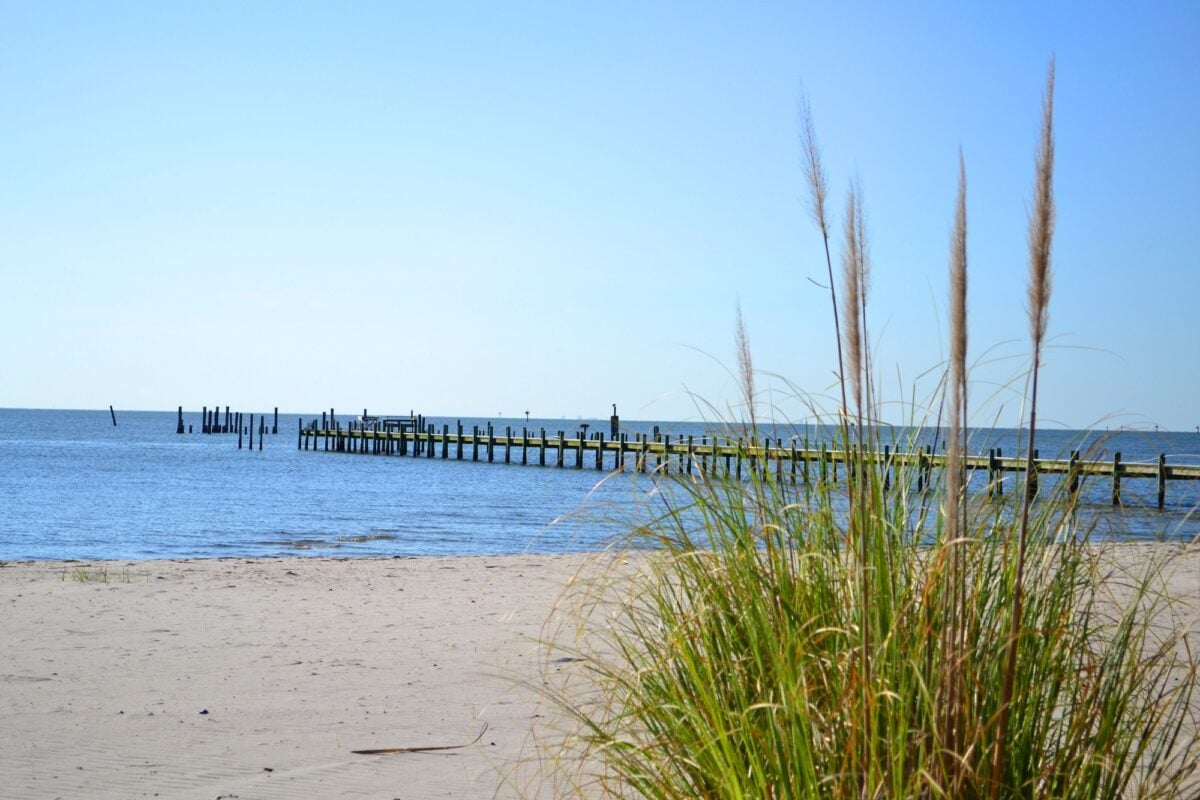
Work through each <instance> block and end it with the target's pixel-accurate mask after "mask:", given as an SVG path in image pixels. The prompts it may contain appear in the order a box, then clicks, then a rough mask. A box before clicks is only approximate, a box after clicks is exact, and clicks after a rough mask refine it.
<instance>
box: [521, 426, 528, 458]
mask: <svg viewBox="0 0 1200 800" xmlns="http://www.w3.org/2000/svg"><path fill="white" fill-rule="evenodd" d="M528 463H529V428H528V427H524V428H521V466H525V465H526V464H528Z"/></svg>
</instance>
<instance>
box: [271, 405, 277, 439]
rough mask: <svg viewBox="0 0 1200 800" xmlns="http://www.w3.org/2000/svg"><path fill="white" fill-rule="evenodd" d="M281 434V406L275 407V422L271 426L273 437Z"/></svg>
mask: <svg viewBox="0 0 1200 800" xmlns="http://www.w3.org/2000/svg"><path fill="white" fill-rule="evenodd" d="M278 433H279V406H275V422H274V423H272V425H271V435H272V436H275V435H276V434H278Z"/></svg>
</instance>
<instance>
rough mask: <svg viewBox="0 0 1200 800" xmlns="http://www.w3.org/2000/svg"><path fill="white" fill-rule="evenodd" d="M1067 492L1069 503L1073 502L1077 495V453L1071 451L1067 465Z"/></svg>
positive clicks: (1076, 451)
mask: <svg viewBox="0 0 1200 800" xmlns="http://www.w3.org/2000/svg"><path fill="white" fill-rule="evenodd" d="M1067 476H1068V477H1067V491H1068V492H1069V493H1070V497H1071V501H1072V502H1074V501H1075V497H1076V495H1078V494H1079V451H1078V450H1072V451H1071V460H1070V461H1069V462H1068V463H1067Z"/></svg>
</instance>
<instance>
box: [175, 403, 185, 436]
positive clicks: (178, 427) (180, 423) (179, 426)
mask: <svg viewBox="0 0 1200 800" xmlns="http://www.w3.org/2000/svg"><path fill="white" fill-rule="evenodd" d="M175 433H183V406H180V407H179V421H178V422H177V423H175Z"/></svg>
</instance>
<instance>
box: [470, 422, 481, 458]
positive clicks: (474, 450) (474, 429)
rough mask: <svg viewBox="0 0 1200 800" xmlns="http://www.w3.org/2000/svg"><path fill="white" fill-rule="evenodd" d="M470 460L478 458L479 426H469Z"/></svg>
mask: <svg viewBox="0 0 1200 800" xmlns="http://www.w3.org/2000/svg"><path fill="white" fill-rule="evenodd" d="M471 460H472V461H478V460H479V426H478V425H472V426H471Z"/></svg>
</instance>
